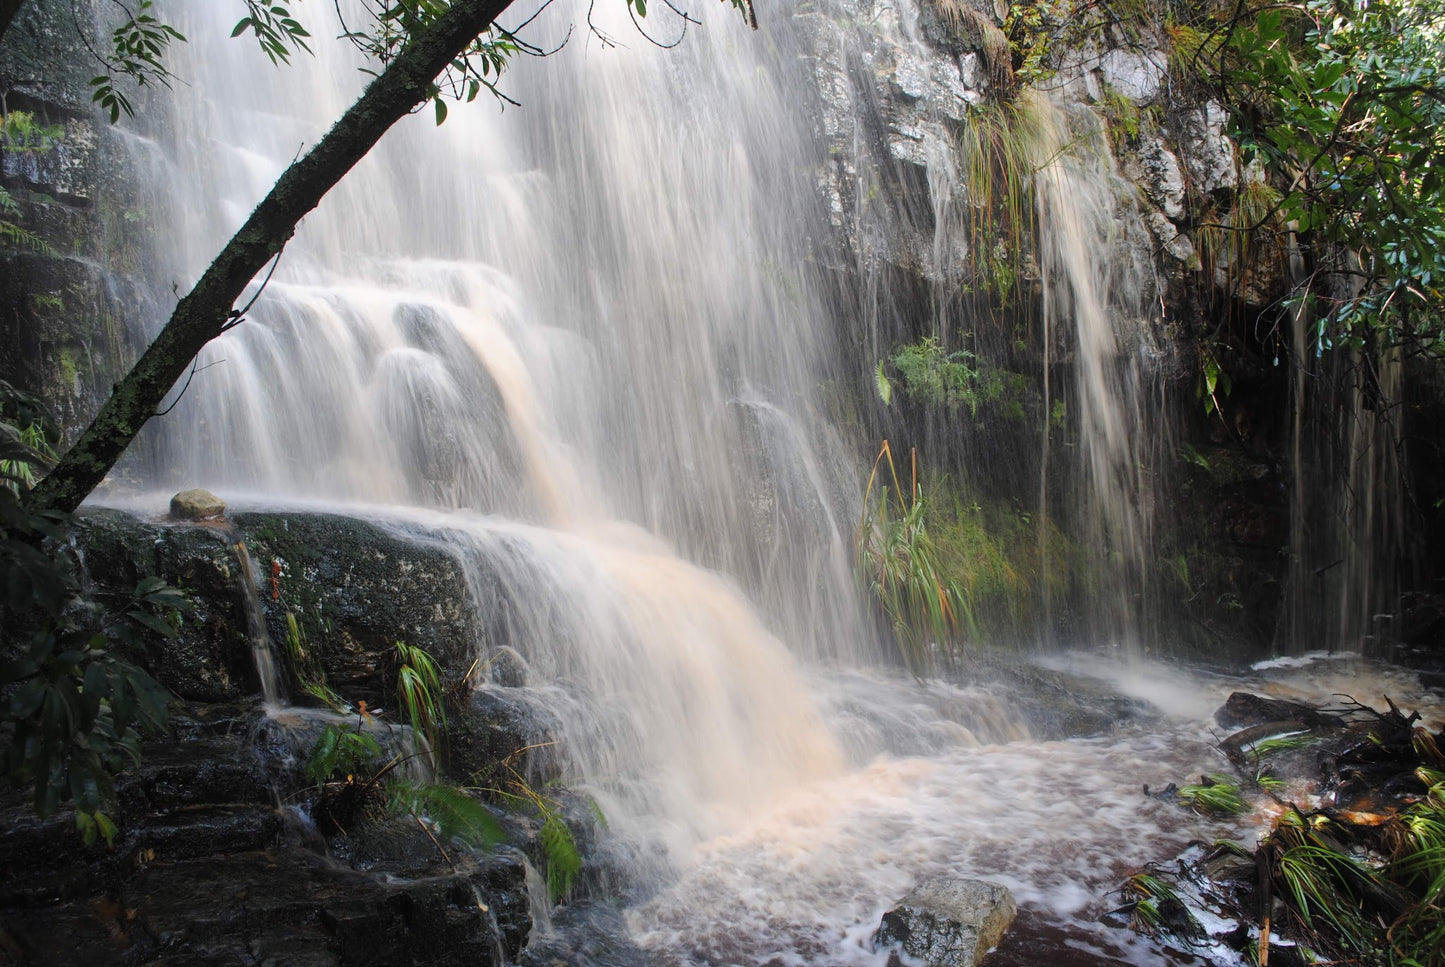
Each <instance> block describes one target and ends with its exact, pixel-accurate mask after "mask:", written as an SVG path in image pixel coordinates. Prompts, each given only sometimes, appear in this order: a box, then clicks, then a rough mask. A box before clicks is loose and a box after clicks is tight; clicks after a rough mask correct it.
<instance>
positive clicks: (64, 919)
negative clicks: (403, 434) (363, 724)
mask: <svg viewBox="0 0 1445 967" xmlns="http://www.w3.org/2000/svg"><path fill="white" fill-rule="evenodd" d="M240 540H244V543H245V545H246V546H247V547H249V548H250V555H251V557H252V559H253V560H254V562H255V567H254V568H251V567H248V566H247V564H246V563H245V558H243V557H241V556H240V555H239V554H238V551H237V543H238V541H240ZM74 549H75V553H76V555H77V557H78V558H79V559H80V560H81V562H82V563H83V571H84V573H85V575H86V578H87V580H88V582H89V585H90V589H91V592H92V594H93V596H94V597H95V598H96V599H97V600H98V601H100V602H101V603H102V604H103V605H104V606H105V607H107V608H108V609H112V610H113V609H114V608H115V607H117V606H120V605H124V603H125V602H127V601H128V600H129V595H130V593H131V592H132V590H133V589H134V587H135V584H136V582H137V581H138V580H139V579H140V578H141V577H142V576H145V575H150V574H157V575H160V576H161V577H163V578H165V579H166V580H168V581H169V582H171V583H172V584H175V585H177V586H179V587H182V588H184V589H185V590H186V591H187V592H188V593H189V594H190V595H191V597H192V598H193V600H194V601H195V604H196V610H195V611H194V612H192V613H190V614H188V615H187V616H186V617H185V618H184V620H183V622H182V625H181V628H180V632H179V634H178V635H177V636H176V638H174V639H161V638H160V637H159V636H156V639H155V640H154V641H152V642H150V643H149V645H148V646H143V647H142V648H141V651H140V653H138V654H136V655H134V656H132V657H133V659H134V660H136V661H138V662H140V663H143V664H145V665H146V666H147V667H148V668H149V669H150V670H151V671H152V673H153V674H154V675H155V676H156V677H157V678H158V679H159V680H160V681H161V682H162V683H163V684H165V685H166V686H167V687H168V688H170V689H171V690H172V692H173V693H175V694H176V695H177V697H178V701H176V702H174V703H172V721H171V724H170V731H169V734H167V735H166V736H165V737H163V738H159V739H157V740H155V741H151V742H147V743H146V744H145V747H144V749H143V752H142V761H141V763H140V764H139V765H138V766H135V767H132V768H130V769H128V770H127V771H126V772H125V773H123V774H122V776H121V777H120V778H119V779H118V781H117V784H116V803H115V806H114V809H113V810H111V812H110V815H111V818H112V819H114V821H115V824H116V826H117V827H118V829H119V832H118V834H117V836H116V838H115V841H114V843H113V844H111V845H109V846H107V845H104V844H97V845H95V846H85V845H84V844H83V843H82V842H81V840H80V837H79V835H78V833H77V831H76V826H75V822H74V818H73V816H71V815H69V814H68V813H64V812H62V813H60V814H57V815H56V816H53V817H50V818H47V819H38V818H36V817H35V816H34V815H33V813H32V811H31V809H30V806H29V804H28V802H25V801H22V800H21V799H20V798H18V797H16V796H14V795H13V793H12V792H11V791H10V790H9V789H5V790H0V868H3V869H5V870H6V875H5V876H3V877H0V963H11V962H15V963H22V964H70V963H85V964H92V963H93V964H131V963H134V964H141V963H144V964H175V965H188V967H189V965H197V964H198V965H208V964H217V965H220V964H228V965H229V964H238V963H286V964H293V965H297V967H311V965H317V967H320V965H328V967H330V965H353V964H354V965H367V967H370V965H374V964H378V963H394V964H440V965H452V964H455V965H462V964H466V965H483V967H486V965H493V964H498V965H500V964H502V963H511V962H515V960H516V958H517V956H518V955H519V954H520V951H521V949H522V947H523V946H524V945H525V943H526V941H527V938H528V935H529V933H530V931H531V917H530V912H529V911H530V905H529V899H528V893H527V888H526V866H525V860H524V856H523V854H522V852H521V851H520V850H519V849H516V848H513V847H510V846H498V847H493V848H491V849H487V850H483V851H479V852H473V851H469V850H466V849H464V848H462V847H460V846H456V845H455V844H451V843H448V844H445V845H446V849H447V853H446V854H445V855H444V854H443V853H442V850H441V848H439V845H438V844H437V843H435V842H434V841H433V840H432V838H431V836H430V835H428V834H427V833H426V832H425V831H423V830H422V829H421V828H420V827H419V826H418V825H417V824H416V822H415V820H414V819H413V818H412V817H410V816H405V817H402V818H398V817H395V816H390V815H387V816H374V815H371V814H367V815H366V816H365V817H361V818H358V819H357V820H356V822H355V825H354V826H353V827H352V828H349V829H348V830H347V831H346V832H347V833H348V834H349V835H347V836H345V837H339V839H340V840H341V841H340V842H333V843H329V844H328V843H326V842H324V841H323V840H322V838H321V837H320V835H319V834H318V833H317V831H316V830H315V828H314V827H313V826H311V824H309V823H308V822H306V821H305V819H304V817H303V815H302V812H301V807H303V806H305V804H306V803H307V801H308V800H309V799H310V796H311V792H310V781H309V780H306V779H304V778H303V777H302V776H301V771H302V765H303V764H304V762H305V760H306V757H307V755H308V754H309V749H310V747H311V744H312V742H313V741H314V738H313V737H312V733H313V732H315V731H316V730H317V729H319V725H316V726H315V728H312V729H311V731H307V728H306V726H307V725H308V724H310V723H311V722H312V720H311V719H310V718H308V717H307V716H306V715H305V714H304V713H296V714H295V715H294V716H291V717H287V716H277V717H267V716H265V715H263V713H262V711H261V709H260V707H259V706H260V702H259V694H258V689H257V681H256V673H255V671H254V665H253V659H252V655H251V638H250V635H249V634H248V632H247V622H248V611H249V610H250V609H252V608H257V607H259V609H260V612H261V618H262V621H263V623H264V624H265V625H267V626H269V628H270V635H271V638H272V640H273V641H278V642H279V641H280V640H281V639H280V636H282V635H284V634H285V632H286V627H287V622H286V616H287V615H288V614H290V615H292V616H295V615H297V614H300V615H302V617H303V618H305V619H306V621H307V622H308V623H307V624H306V625H305V627H306V628H307V633H308V635H309V636H310V637H309V638H308V645H309V647H311V648H312V649H313V650H314V652H315V653H316V654H317V655H318V656H319V658H320V667H321V668H322V669H324V671H325V674H326V679H327V682H328V684H329V685H330V686H331V687H332V688H333V689H334V690H335V691H336V692H338V693H339V694H340V695H341V696H342V697H343V698H345V699H347V700H349V701H353V702H354V701H357V700H358V699H360V698H366V699H368V700H369V701H371V702H372V705H373V707H375V705H378V704H382V703H383V702H384V703H385V705H387V706H391V705H392V704H393V698H392V696H393V695H394V691H395V682H394V678H395V658H394V653H393V652H394V643H395V641H397V640H404V641H408V642H409V643H412V644H419V645H421V646H423V647H425V648H427V650H428V651H429V652H431V654H432V655H433V656H435V657H436V659H437V661H438V663H439V665H440V666H441V669H442V675H443V678H444V679H445V680H448V681H457V680H460V679H461V678H462V677H463V676H464V675H465V674H466V672H467V671H468V669H469V666H470V664H471V661H472V656H473V654H474V649H475V648H476V647H477V643H478V640H479V638H480V635H481V632H480V629H479V628H478V626H477V623H476V621H475V619H474V617H473V616H472V613H471V608H470V605H469V603H468V602H469V596H468V594H467V588H466V585H465V582H464V578H463V575H462V572H461V568H460V565H459V563H458V562H457V560H456V559H455V558H454V557H453V556H452V555H451V554H450V553H449V552H448V551H447V550H446V549H445V548H442V547H439V546H436V545H432V544H426V543H414V542H410V541H408V540H406V539H404V538H402V537H399V536H396V535H391V534H388V533H386V532H385V531H384V530H383V529H382V528H381V527H379V526H377V525H374V524H370V523H367V522H365V521H357V520H350V519H346V518H342V517H337V516H333V515H325V514H300V515H297V514H261V513H257V514H245V515H239V516H238V517H237V518H236V519H235V520H233V521H231V522H222V523H216V522H206V523H186V524H173V523H160V522H157V521H151V520H143V519H139V518H137V517H134V516H132V515H129V514H125V513H120V512H117V511H106V510H101V511H86V512H85V513H83V514H81V515H80V525H79V528H78V533H77V535H76V539H75V544H74ZM499 690H500V691H502V692H510V691H513V690H514V689H508V688H499ZM373 696H375V699H374V700H373V699H372V697H373ZM452 698H455V696H452ZM511 711H512V710H511V707H510V706H508V705H506V704H505V703H504V704H501V705H497V706H496V707H488V708H486V709H484V710H481V711H478V712H477V715H478V716H479V717H480V720H481V724H480V725H478V726H477V728H478V729H480V730H482V731H483V732H485V734H484V735H482V737H480V738H478V739H477V740H476V741H475V742H474V743H473V745H475V748H471V747H470V746H469V750H470V751H471V757H470V759H469V761H468V765H469V767H470V768H472V769H474V770H475V771H479V772H480V771H482V770H483V769H484V768H485V766H486V764H487V762H488V761H489V757H500V756H505V755H510V754H513V753H514V752H515V751H516V748H517V746H518V744H519V743H523V742H526V741H528V738H529V737H531V736H533V735H534V733H535V731H536V730H535V729H534V728H532V727H531V726H530V725H527V724H525V723H524V724H518V723H515V722H512V721H511V720H510V719H509V715H510V714H511ZM292 718H295V719H297V720H299V724H298V721H292V720H291V719H292ZM385 718H386V720H392V721H394V720H393V719H392V718H391V714H390V713H388V715H387V716H386V717H385ZM463 718H465V716H463ZM318 722H319V720H318ZM538 728H540V726H538ZM523 825H524V824H523ZM512 826H518V829H517V830H513V829H512V828H511V827H510V826H506V824H505V823H504V828H506V829H507V831H508V834H509V835H510V836H511V838H512V839H513V840H514V841H516V842H521V843H526V842H529V840H530V839H531V838H535V831H530V832H529V830H528V829H525V828H521V826H519V824H518V823H517V822H513V823H512ZM328 847H330V848H328Z"/></svg>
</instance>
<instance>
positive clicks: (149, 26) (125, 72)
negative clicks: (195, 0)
mask: <svg viewBox="0 0 1445 967" xmlns="http://www.w3.org/2000/svg"><path fill="white" fill-rule="evenodd" d="M152 6H153V4H152V2H151V0H140V2H139V3H138V4H137V5H136V8H135V12H134V13H131V14H130V16H129V17H128V18H127V19H126V20H125V21H124V22H123V23H121V25H120V26H118V27H116V28H115V29H114V30H112V31H111V34H110V48H109V49H108V50H107V51H106V52H105V53H104V54H102V53H100V52H94V53H95V54H96V57H97V58H99V59H100V61H101V63H102V65H103V66H104V67H105V73H104V74H99V75H97V76H95V77H92V78H91V79H90V86H91V88H92V90H91V100H93V101H94V102H95V103H96V104H98V105H100V108H101V110H103V111H105V112H106V113H107V114H109V115H110V121H111V123H112V124H114V123H115V122H117V121H119V120H120V116H121V115H122V114H124V115H125V116H126V117H134V116H135V105H134V104H132V103H131V100H130V98H129V97H127V96H126V94H125V92H124V91H123V90H121V89H120V88H118V87H116V79H117V77H128V78H130V79H131V80H132V81H133V82H134V83H135V84H136V86H138V87H144V86H145V85H146V84H148V83H156V84H160V85H162V86H164V87H169V86H170V83H171V80H172V78H174V77H175V75H174V74H172V73H171V72H170V70H169V69H168V68H167V67H166V65H165V54H166V52H167V50H169V48H170V45H171V43H172V41H177V40H179V41H181V42H184V41H185V39H186V38H185V35H184V34H182V33H181V32H180V31H179V30H176V28H174V27H172V26H171V25H169V24H165V23H161V22H160V21H159V20H157V19H156V18H155V16H154V15H153V14H152V13H151V12H150V11H151V7H152ZM122 9H124V8H122Z"/></svg>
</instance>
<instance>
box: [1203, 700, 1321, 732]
mask: <svg viewBox="0 0 1445 967" xmlns="http://www.w3.org/2000/svg"><path fill="white" fill-rule="evenodd" d="M1214 721H1216V722H1218V723H1219V724H1220V725H1221V726H1223V727H1224V728H1226V729H1242V728H1245V727H1247V726H1254V725H1264V724H1266V723H1271V722H1299V723H1302V724H1303V725H1307V726H1310V727H1311V728H1318V727H1322V726H1336V725H1339V724H1340V722H1341V719H1340V716H1338V715H1335V714H1332V713H1330V712H1325V711H1322V710H1320V709H1318V708H1315V707H1314V706H1311V705H1301V704H1300V703H1298V702H1287V701H1285V700H1284V699H1280V698H1262V697H1261V696H1259V695H1251V694H1250V693H1249V692H1231V693H1230V695H1229V698H1227V699H1225V702H1224V704H1223V705H1222V706H1220V707H1219V710H1218V711H1216V712H1215V713H1214Z"/></svg>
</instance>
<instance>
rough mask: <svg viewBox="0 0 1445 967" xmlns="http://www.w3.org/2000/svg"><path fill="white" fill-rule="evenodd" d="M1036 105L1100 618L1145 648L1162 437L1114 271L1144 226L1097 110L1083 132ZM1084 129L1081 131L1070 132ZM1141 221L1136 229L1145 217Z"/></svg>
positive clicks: (1056, 321)
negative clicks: (1119, 183) (1152, 497)
mask: <svg viewBox="0 0 1445 967" xmlns="http://www.w3.org/2000/svg"><path fill="white" fill-rule="evenodd" d="M1035 110H1039V111H1041V112H1042V113H1043V114H1044V120H1043V123H1042V124H1041V125H1040V126H1039V127H1040V130H1041V132H1042V134H1043V137H1042V138H1041V143H1039V144H1038V145H1036V146H1034V153H1035V155H1036V157H1037V158H1038V159H1039V162H1040V163H1039V167H1038V170H1037V173H1036V174H1035V176H1034V188H1035V196H1036V199H1037V207H1038V232H1039V239H1040V249H1041V253H1040V254H1041V259H1040V263H1041V264H1040V268H1041V269H1042V273H1043V280H1042V281H1043V288H1044V293H1045V313H1044V314H1045V320H1044V327H1045V334H1046V335H1045V340H1046V341H1052V339H1053V338H1054V333H1055V332H1056V331H1057V330H1059V329H1060V328H1063V327H1069V328H1070V330H1071V332H1070V335H1071V336H1072V339H1071V340H1070V341H1069V342H1070V345H1071V348H1072V355H1073V360H1072V362H1073V366H1072V370H1073V372H1074V382H1075V387H1076V388H1075V392H1074V400H1075V403H1076V406H1077V410H1078V422H1079V444H1080V449H1081V451H1082V453H1081V455H1080V457H1079V460H1080V462H1081V463H1082V465H1083V467H1084V474H1083V477H1084V480H1085V482H1086V485H1085V487H1084V490H1083V493H1082V513H1081V514H1080V517H1081V519H1083V520H1084V521H1086V522H1088V527H1089V530H1090V534H1089V538H1090V540H1089V546H1090V547H1092V548H1093V549H1094V552H1093V554H1092V555H1091V557H1092V561H1091V570H1092V572H1093V574H1094V580H1095V582H1096V586H1097V588H1098V590H1097V592H1096V594H1097V596H1098V602H1099V613H1098V615H1097V618H1096V620H1097V621H1098V623H1099V624H1100V625H1101V626H1102V627H1101V631H1102V633H1103V634H1104V635H1105V636H1106V637H1107V638H1108V639H1109V640H1111V641H1112V642H1114V643H1121V644H1128V645H1129V646H1131V650H1137V649H1138V647H1139V646H1140V644H1141V642H1142V641H1143V640H1145V635H1146V633H1147V632H1150V631H1157V629H1154V628H1150V627H1149V621H1148V610H1147V605H1146V602H1147V600H1148V598H1149V589H1148V587H1147V577H1148V574H1149V570H1150V569H1149V552H1150V550H1151V541H1150V529H1151V523H1152V521H1151V513H1150V510H1149V487H1148V482H1147V480H1146V479H1145V468H1146V467H1147V466H1148V461H1147V458H1146V454H1145V447H1146V441H1148V440H1150V439H1151V438H1152V437H1153V436H1154V435H1155V434H1154V433H1153V432H1151V431H1152V428H1151V427H1149V426H1148V425H1147V424H1146V421H1145V419H1144V414H1143V412H1142V410H1141V404H1142V401H1143V399H1144V394H1143V387H1144V385H1145V384H1146V374H1145V373H1143V372H1141V369H1142V368H1143V364H1144V361H1143V360H1142V359H1141V357H1142V355H1143V354H1142V352H1141V350H1142V348H1143V347H1142V341H1141V340H1139V339H1137V338H1131V337H1130V336H1124V337H1122V338H1121V335H1120V333H1119V332H1118V331H1116V330H1117V329H1123V328H1126V327H1137V326H1138V325H1139V323H1138V320H1139V319H1140V318H1141V317H1142V312H1141V311H1140V306H1139V305H1138V303H1139V302H1140V301H1141V295H1142V292H1141V289H1142V287H1141V286H1140V284H1139V283H1138V281H1137V280H1128V282H1126V284H1123V285H1117V284H1115V280H1114V279H1113V278H1112V275H1113V274H1114V273H1115V272H1116V271H1117V266H1119V265H1120V264H1121V261H1122V260H1121V259H1120V258H1119V257H1118V255H1119V250H1120V249H1119V246H1118V245H1117V243H1116V235H1117V233H1118V232H1119V230H1120V228H1121V227H1126V228H1127V227H1132V228H1133V229H1134V231H1136V232H1139V233H1142V232H1143V231H1145V229H1144V228H1143V226H1142V224H1135V225H1132V226H1130V225H1129V220H1128V214H1127V213H1125V214H1123V215H1121V214H1120V213H1119V208H1120V199H1121V198H1125V197H1127V193H1126V192H1122V191H1119V190H1118V189H1117V187H1116V185H1115V180H1116V176H1115V175H1114V165H1113V158H1112V156H1111V155H1110V153H1109V150H1108V147H1107V143H1106V141H1105V139H1104V132H1103V131H1102V129H1101V127H1100V126H1099V122H1098V120H1097V119H1096V118H1095V117H1094V116H1093V115H1092V113H1085V114H1084V116H1083V120H1082V125H1071V123H1070V118H1069V117H1068V116H1067V115H1066V114H1065V113H1064V112H1063V111H1062V110H1061V109H1059V108H1058V107H1056V106H1054V105H1052V104H1047V103H1039V104H1038V105H1037V106H1036V107H1035ZM1077 126H1082V127H1083V128H1084V130H1083V131H1082V133H1080V132H1077V131H1075V130H1073V129H1072V128H1073V127H1077ZM1133 220H1134V222H1136V223H1137V222H1138V218H1137V216H1135V217H1134V219H1133ZM1129 283H1132V284H1129ZM1120 290H1123V291H1120ZM1047 445H1048V439H1047V435H1045V446H1046V447H1047ZM1043 479H1045V480H1047V474H1046V473H1045V474H1044V475H1043ZM1039 503H1040V506H1042V507H1047V506H1048V495H1047V494H1041V495H1040V500H1039ZM1040 533H1041V534H1042V533H1044V531H1043V530H1042V529H1041V531H1040Z"/></svg>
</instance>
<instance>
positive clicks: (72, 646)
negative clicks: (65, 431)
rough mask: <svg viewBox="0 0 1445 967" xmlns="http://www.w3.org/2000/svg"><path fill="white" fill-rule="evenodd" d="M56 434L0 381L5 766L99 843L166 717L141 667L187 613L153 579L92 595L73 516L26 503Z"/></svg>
mask: <svg viewBox="0 0 1445 967" xmlns="http://www.w3.org/2000/svg"><path fill="white" fill-rule="evenodd" d="M53 427H54V421H53V420H52V419H50V418H49V415H48V413H47V412H46V410H45V407H44V405H43V404H42V403H41V401H40V400H39V399H37V398H36V397H34V396H32V395H30V394H28V393H25V392H22V391H20V390H18V389H16V388H15V387H13V386H11V385H9V384H8V383H5V382H3V381H0V761H3V764H4V768H3V775H4V777H5V780H6V781H7V782H8V783H9V784H10V785H11V786H12V787H14V788H15V789H16V790H17V791H20V792H22V793H26V794H29V796H30V798H31V803H32V807H33V809H34V811H35V813H36V814H37V815H38V816H41V817H45V816H49V815H52V814H53V813H55V812H57V811H58V810H60V809H62V808H64V807H67V806H69V807H73V809H74V811H75V812H74V815H75V824H76V827H77V830H78V832H79V833H80V835H81V837H82V839H83V840H84V841H85V842H86V843H87V844H93V843H95V842H96V841H97V840H98V839H104V840H106V842H110V841H111V840H112V839H113V838H114V837H115V835H116V834H117V832H118V831H119V827H118V823H117V821H116V819H115V818H114V817H115V813H116V808H117V801H116V792H115V778H116V776H118V775H119V774H120V773H121V772H123V771H124V770H126V769H129V768H131V767H132V766H134V765H136V764H137V763H139V761H140V756H141V746H142V742H143V740H144V739H145V738H147V737H149V736H153V735H156V734H158V733H159V732H161V731H162V730H163V729H164V727H165V725H166V721H167V718H168V715H169V702H170V695H169V694H168V693H167V692H166V690H165V688H164V687H162V686H161V685H160V684H159V683H158V682H157V681H156V680H155V679H154V678H152V677H151V676H150V674H149V673H148V672H147V671H146V670H145V669H144V668H142V667H141V665H140V664H138V662H154V661H156V660H157V659H158V654H157V649H156V647H155V646H156V643H157V641H163V640H166V639H169V638H173V637H175V636H176V634H177V629H178V628H179V627H180V626H181V623H182V622H183V621H184V620H186V615H187V614H188V612H190V611H191V609H192V608H191V603H190V601H189V599H188V598H187V597H186V596H185V595H184V594H183V593H182V592H180V591H179V590H177V589H176V588H173V587H170V586H169V585H167V584H166V583H165V582H164V581H163V580H161V579H160V578H157V577H153V576H148V577H142V578H141V579H140V580H139V581H138V582H137V583H136V584H135V586H134V589H133V590H130V591H128V592H123V593H112V592H103V591H100V590H97V589H96V588H94V587H91V586H90V585H89V584H88V582H86V581H85V580H83V569H82V566H81V560H80V557H79V554H78V553H77V551H76V549H75V547H74V545H73V544H72V542H71V533H72V530H73V524H74V521H73V519H72V518H71V516H70V515H69V514H60V513H36V512H34V511H32V510H31V509H30V508H28V507H27V506H26V505H25V503H24V502H23V498H24V495H25V494H26V492H27V491H28V490H29V488H30V486H31V484H32V483H33V482H34V480H35V479H36V477H37V476H38V474H39V472H40V471H42V470H44V469H45V468H46V467H47V466H48V465H49V462H50V461H49V454H50V453H51V452H52V451H50V441H52V440H54V439H55V438H56V434H55V432H54V429H53Z"/></svg>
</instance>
